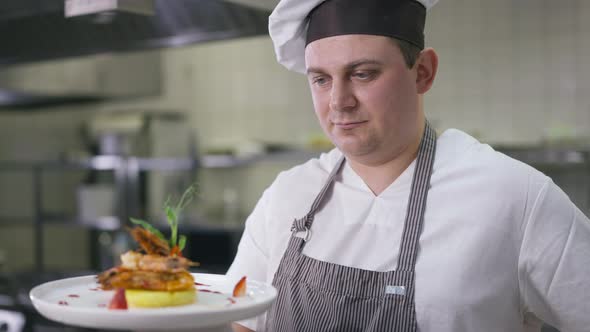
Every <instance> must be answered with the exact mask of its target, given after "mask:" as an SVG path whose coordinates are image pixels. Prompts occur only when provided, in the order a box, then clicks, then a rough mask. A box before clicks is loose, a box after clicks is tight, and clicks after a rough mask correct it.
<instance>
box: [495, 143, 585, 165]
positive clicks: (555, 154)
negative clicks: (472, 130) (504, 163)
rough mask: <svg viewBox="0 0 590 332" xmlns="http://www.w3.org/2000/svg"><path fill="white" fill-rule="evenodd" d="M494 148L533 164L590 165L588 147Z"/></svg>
mask: <svg viewBox="0 0 590 332" xmlns="http://www.w3.org/2000/svg"><path fill="white" fill-rule="evenodd" d="M496 150H497V151H500V152H502V153H504V154H506V155H508V156H510V157H512V158H514V159H516V160H520V161H522V162H524V163H526V164H529V165H533V166H553V167H570V166H588V165H590V150H588V149H574V148H562V147H530V148H510V147H497V148H496Z"/></svg>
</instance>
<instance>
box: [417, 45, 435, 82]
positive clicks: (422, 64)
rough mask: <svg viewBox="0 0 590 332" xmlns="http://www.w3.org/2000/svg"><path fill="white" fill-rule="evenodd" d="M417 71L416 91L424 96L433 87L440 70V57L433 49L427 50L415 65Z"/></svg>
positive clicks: (421, 53)
mask: <svg viewBox="0 0 590 332" xmlns="http://www.w3.org/2000/svg"><path fill="white" fill-rule="evenodd" d="M414 69H415V70H416V90H417V91H418V93H419V94H424V93H426V92H427V91H428V90H430V88H431V87H432V84H433V83H434V78H435V77H436V71H437V69H438V55H437V54H436V52H435V51H434V49H432V48H430V47H429V48H425V49H423V50H422V52H420V56H419V57H418V60H416V63H415V64H414Z"/></svg>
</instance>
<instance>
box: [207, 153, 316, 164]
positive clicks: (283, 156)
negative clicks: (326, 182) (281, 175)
mask: <svg viewBox="0 0 590 332" xmlns="http://www.w3.org/2000/svg"><path fill="white" fill-rule="evenodd" d="M322 152H323V151H311V150H309V151H308V150H293V151H282V152H271V153H264V154H258V155H253V156H248V157H236V156H233V155H205V156H203V157H202V158H201V166H202V167H203V168H233V167H245V166H250V165H253V164H256V163H260V162H289V161H306V160H308V159H311V158H316V157H318V156H319V155H320V154H321V153H322Z"/></svg>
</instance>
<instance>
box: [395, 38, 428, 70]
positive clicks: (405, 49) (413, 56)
mask: <svg viewBox="0 0 590 332" xmlns="http://www.w3.org/2000/svg"><path fill="white" fill-rule="evenodd" d="M391 39H392V40H393V41H394V43H395V44H396V45H397V46H398V47H399V50H400V51H401V52H402V55H403V56H404V60H405V61H406V65H407V66H408V68H412V67H414V64H416V61H417V60H418V57H419V56H420V52H421V51H422V50H421V49H420V48H419V47H418V46H416V45H414V44H412V43H409V42H407V41H405V40H401V39H397V38H391Z"/></svg>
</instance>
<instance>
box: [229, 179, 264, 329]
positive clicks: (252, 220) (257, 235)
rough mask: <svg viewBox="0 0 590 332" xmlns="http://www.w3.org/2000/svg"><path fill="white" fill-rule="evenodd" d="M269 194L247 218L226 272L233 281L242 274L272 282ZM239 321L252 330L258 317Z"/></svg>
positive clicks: (262, 198)
mask: <svg viewBox="0 0 590 332" xmlns="http://www.w3.org/2000/svg"><path fill="white" fill-rule="evenodd" d="M269 195H270V194H269V190H268V189H267V190H266V191H265V192H264V193H263V195H262V197H261V198H260V200H259V201H258V203H257V204H256V207H255V208H254V210H253V211H252V213H251V214H250V216H249V217H248V219H247V220H246V227H245V229H244V233H243V234H242V238H241V240H240V244H239V245H238V251H237V254H236V257H235V258H234V261H233V263H232V265H231V266H230V268H229V270H228V271H227V273H226V276H227V277H228V278H229V280H230V281H232V282H233V281H235V282H237V281H238V280H239V279H240V278H241V277H242V276H246V277H247V278H248V279H250V280H256V281H261V282H268V283H270V282H271V280H266V275H267V269H268V257H269V256H268V245H267V242H266V241H267V236H266V229H267V227H266V215H267V205H268V197H269ZM237 323H238V324H240V325H243V326H245V327H247V328H249V329H251V330H256V325H257V319H256V318H252V319H248V320H244V321H239V322H237Z"/></svg>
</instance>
